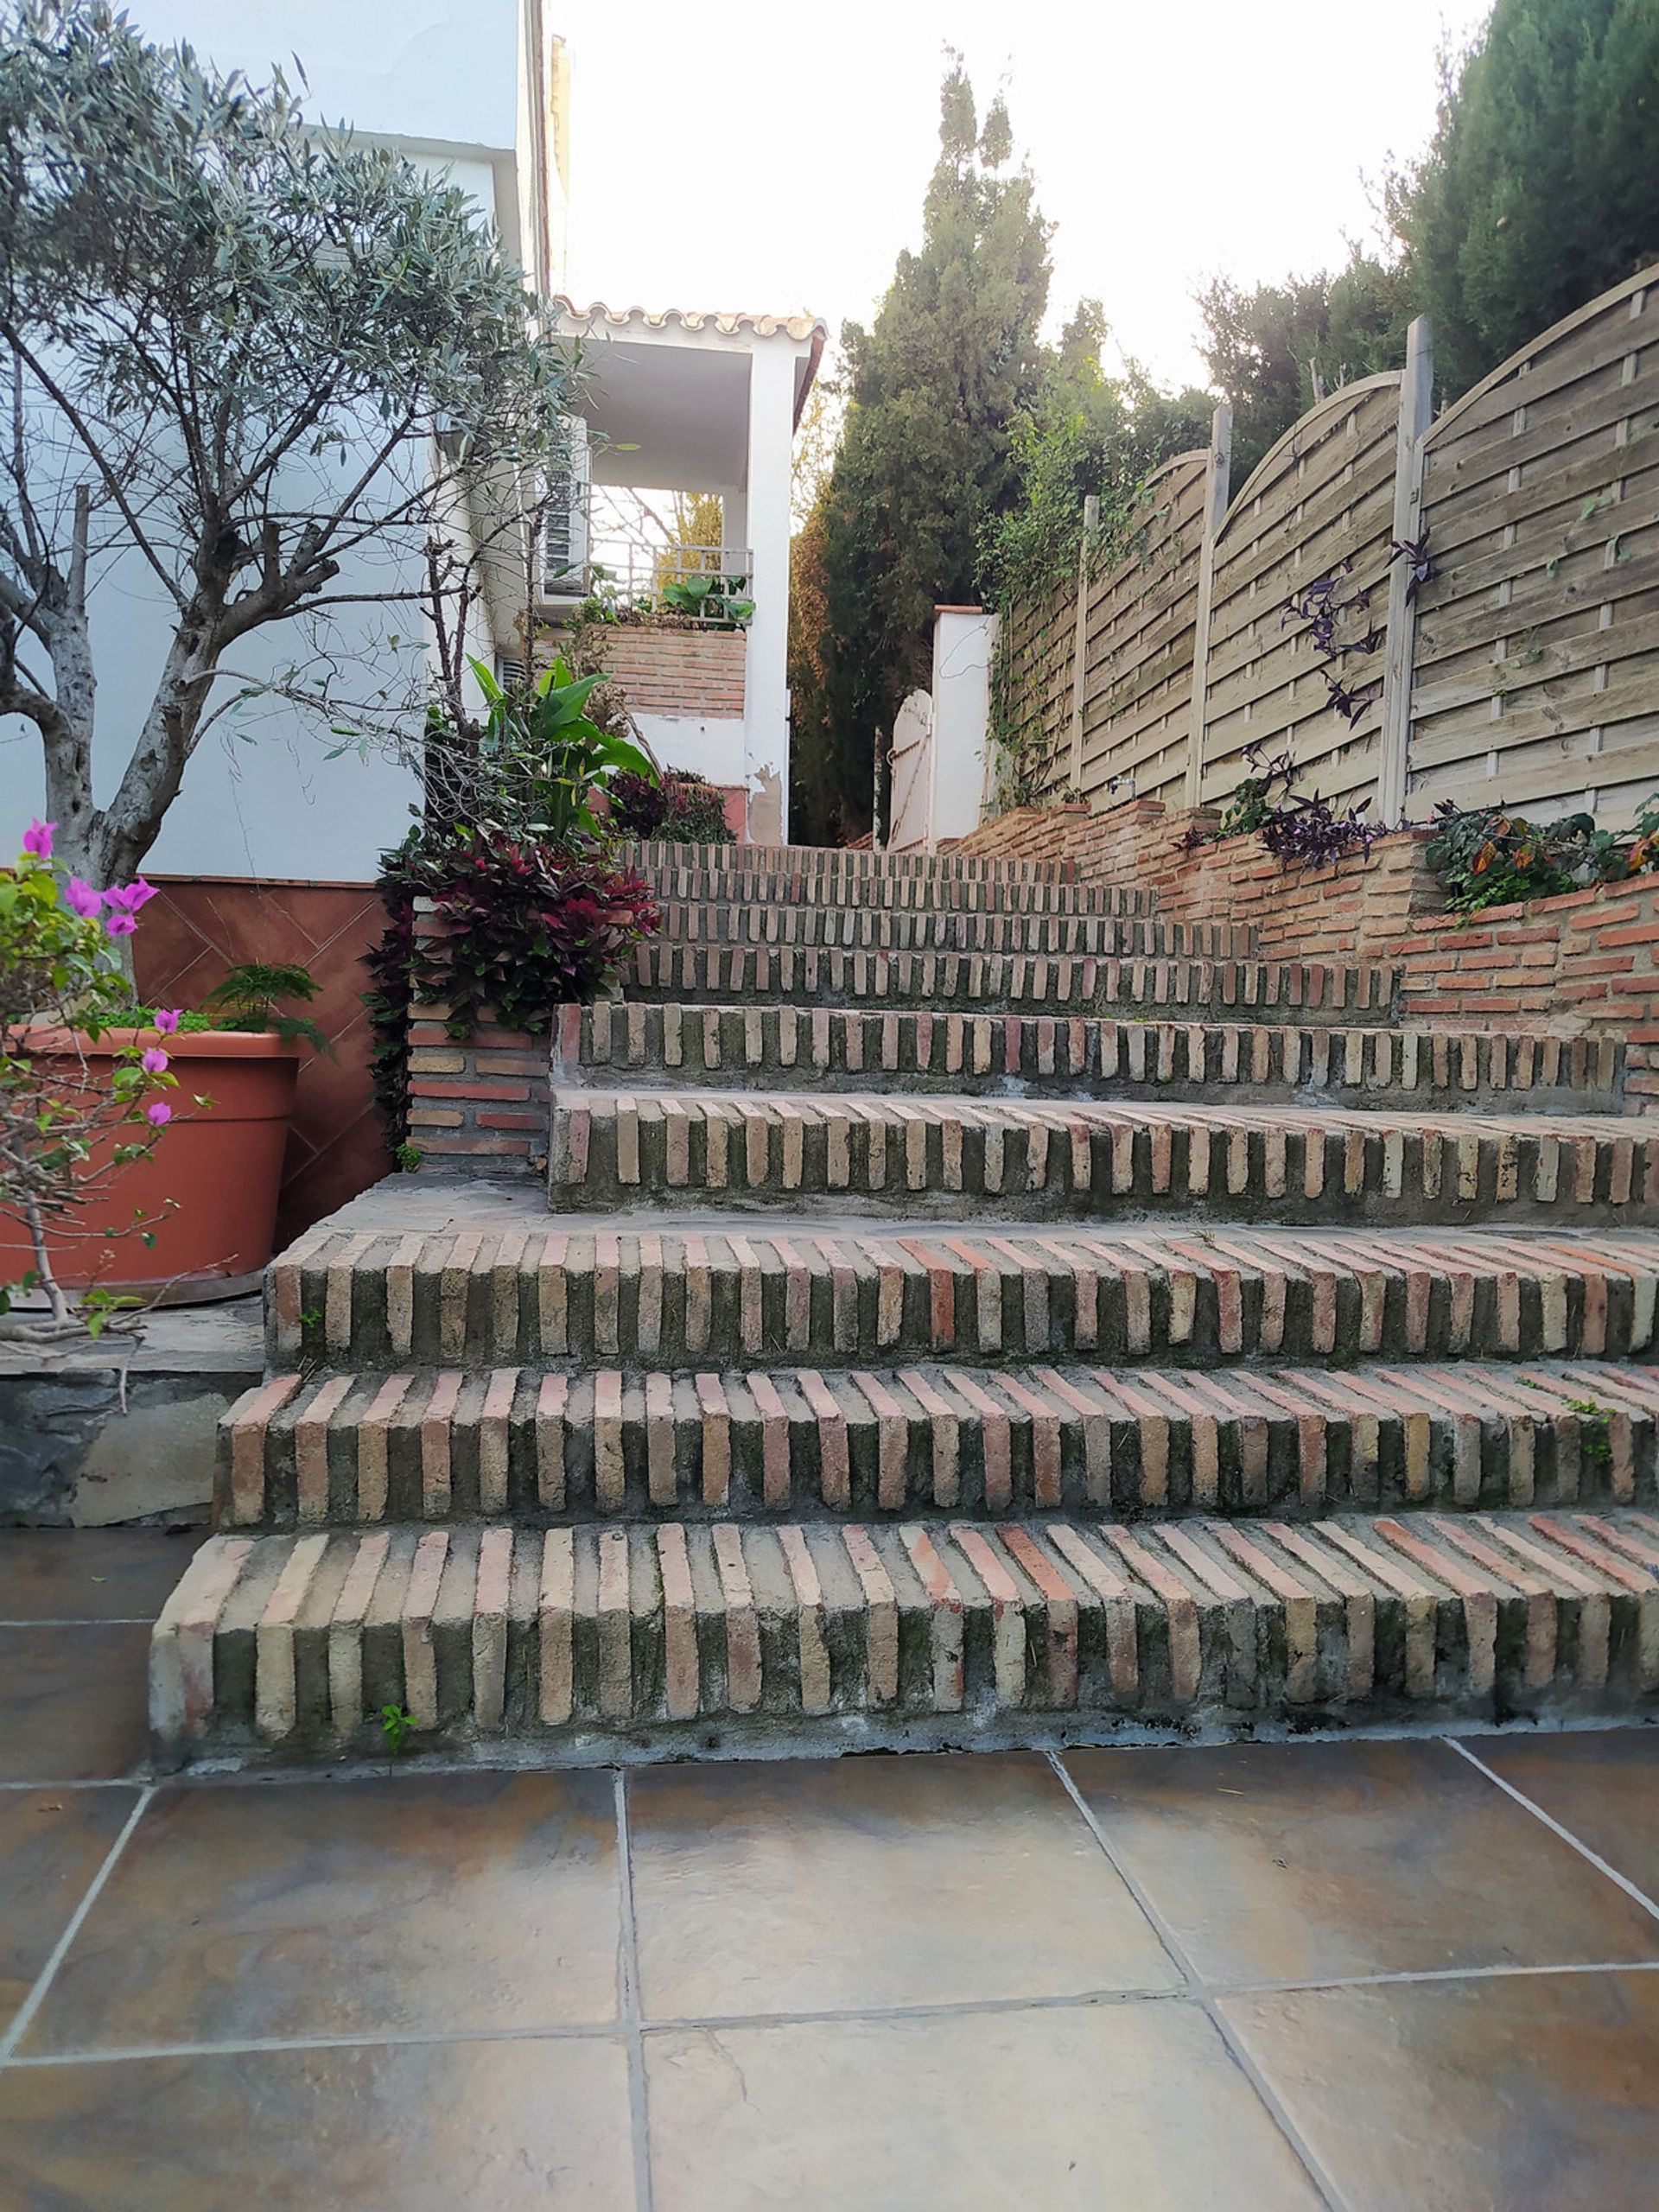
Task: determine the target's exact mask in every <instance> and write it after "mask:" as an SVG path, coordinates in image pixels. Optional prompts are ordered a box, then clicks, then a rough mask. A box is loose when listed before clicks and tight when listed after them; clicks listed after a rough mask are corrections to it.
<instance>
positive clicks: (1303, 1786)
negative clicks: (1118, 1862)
mask: <svg viewBox="0 0 1659 2212" xmlns="http://www.w3.org/2000/svg"><path fill="white" fill-rule="evenodd" d="M1066 1765H1067V1767H1068V1769H1069V1770H1070V1771H1071V1775H1072V1776H1073V1777H1074V1778H1075V1780H1076V1782H1077V1786H1078V1788H1079V1789H1081V1791H1082V1792H1083V1795H1084V1797H1085V1798H1086V1799H1087V1801H1088V1802H1089V1804H1090V1808H1091V1809H1092V1810H1093V1812H1094V1813H1095V1815H1096V1818H1097V1819H1098V1820H1099V1821H1100V1823H1101V1826H1102V1827H1103V1830H1104V1832H1105V1834H1106V1835H1107V1836H1108V1838H1109V1840H1110V1841H1111V1843H1112V1845H1113V1847H1114V1848H1115V1849H1116V1851H1117V1852H1118V1853H1120V1854H1121V1856H1122V1860H1123V1863H1124V1865H1125V1866H1127V1867H1128V1870H1129V1872H1130V1873H1131V1874H1132V1875H1133V1876H1134V1877H1135V1879H1136V1880H1137V1881H1138V1882H1139V1883H1140V1884H1141V1886H1142V1888H1143V1889H1144V1891H1145V1892H1146V1894H1147V1897H1148V1898H1149V1899H1150V1901H1151V1903H1152V1904H1153V1905H1154V1908H1155V1909H1156V1910H1158V1911H1159V1912H1160V1913H1161V1914H1162V1915H1163V1916H1165V1918H1166V1921H1167V1923H1168V1924H1169V1925H1170V1927H1171V1928H1172V1929H1173V1932H1174V1933H1175V1935H1176V1936H1177V1937H1178V1938H1179V1941H1180V1942H1181V1943H1182V1944H1183V1945H1184V1946H1185V1948H1186V1950H1187V1952H1188V1954H1189V1955H1190V1956H1191V1958H1192V1961H1193V1963H1194V1966H1195V1967H1196V1968H1197V1970H1198V1973H1200V1974H1203V1975H1205V1976H1206V1977H1209V1978H1211V1979H1212V1980H1219V1981H1230V1980H1241V1981H1312V1980H1327V1979H1333V1978H1337V1977H1339V1976H1345V1975H1351V1974H1381V1973H1405V1972H1416V1971H1421V1970H1426V1969H1427V1970H1433V1969H1435V1968H1439V1967H1477V1966H1513V1965H1528V1966H1537V1965H1556V1964H1566V1963H1569V1962H1572V1961H1580V1960H1582V1961H1615V1960H1617V1961H1643V1960H1648V1959H1659V1923H1656V1922H1655V1921H1654V1920H1653V1919H1652V1918H1651V1916H1649V1914H1647V1913H1645V1912H1643V1910H1642V1909H1641V1907H1640V1906H1639V1905H1637V1904H1634V1903H1633V1902H1632V1901H1631V1900H1630V1898H1629V1897H1625V1896H1624V1894H1623V1892H1622V1891H1619V1890H1618V1888H1617V1887H1616V1885H1614V1884H1612V1883H1611V1882H1609V1881H1608V1880H1607V1878H1605V1875H1602V1874H1599V1873H1598V1872H1596V1870H1595V1869H1594V1867H1592V1866H1590V1865H1588V1864H1587V1863H1586V1860H1585V1859H1582V1858H1581V1857H1580V1855H1579V1854H1578V1853H1576V1852H1574V1851H1573V1849H1572V1848H1571V1847H1570V1846H1568V1845H1567V1844H1566V1843H1564V1842H1562V1841H1561V1840H1560V1837H1558V1836H1555V1835H1552V1834H1550V1832H1549V1830H1548V1828H1546V1827H1544V1826H1543V1825H1542V1823H1541V1821H1536V1820H1535V1819H1534V1818H1533V1816H1532V1815H1531V1814H1529V1812H1527V1811H1526V1810H1525V1809H1524V1808H1522V1806H1519V1805H1517V1804H1516V1803H1515V1802H1514V1801H1513V1799H1511V1798H1509V1797H1507V1796H1505V1795H1504V1794H1503V1791H1502V1790H1501V1789H1497V1788H1496V1787H1495V1785H1494V1784H1493V1783H1491V1782H1490V1781H1489V1780H1488V1779H1487V1778H1486V1777H1485V1776H1484V1775H1482V1774H1481V1773H1479V1772H1478V1770H1477V1769H1475V1768H1474V1767H1472V1766H1471V1765H1470V1764H1469V1762H1468V1761H1467V1760H1466V1759H1464V1758H1459V1755H1458V1754H1457V1752H1455V1751H1452V1750H1450V1749H1449V1748H1448V1747H1447V1746H1446V1745H1444V1744H1436V1743H1427V1742H1423V1741H1421V1740H1418V1741H1408V1742H1398V1741H1396V1742H1383V1741H1376V1740H1370V1741H1365V1742H1356V1743H1345V1744H1344V1743H1302V1744H1249V1745H1227V1746H1217V1747H1216V1748H1214V1749H1210V1750H1191V1749H1189V1750H1180V1751H1078V1752H1068V1753H1067V1755H1066Z"/></svg>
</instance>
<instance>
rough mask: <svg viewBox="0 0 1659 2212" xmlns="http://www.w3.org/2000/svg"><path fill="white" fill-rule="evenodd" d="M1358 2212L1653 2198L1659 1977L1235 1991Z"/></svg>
mask: <svg viewBox="0 0 1659 2212" xmlns="http://www.w3.org/2000/svg"><path fill="white" fill-rule="evenodd" d="M1222 2010H1223V2012H1224V2013H1225V2015H1226V2017H1227V2018H1228V2020H1229V2021H1230V2024H1232V2025H1233V2026H1234V2027H1235V2028H1236V2031H1237V2032H1238V2034H1239V2036H1240V2037H1241V2039H1242V2040H1243V2044H1244V2045H1245V2047H1246V2049H1247V2050H1249V2054H1250V2056H1252V2058H1254V2060H1255V2063H1256V2064H1257V2065H1258V2066H1259V2067H1260V2068H1261V2069H1262V2073H1263V2075H1265V2077H1266V2079H1267V2081H1268V2084H1269V2086H1270V2087H1271V2088H1273V2090H1274V2092H1275V2093H1276V2094H1277V2095H1278V2096H1279V2098H1280V2099H1281V2101H1282V2103H1283V2105H1284V2107H1285V2109H1286V2111H1287V2113H1288V2114H1289V2117H1290V2119H1291V2120H1292V2121H1293V2122H1294V2124H1295V2125H1296V2126H1298V2127H1299V2128H1300V2131H1301V2133H1302V2135H1303V2137H1304V2139H1305V2140H1306V2143H1307V2144H1308V2146H1309V2148H1310V2149H1311V2150H1312V2152H1313V2155H1314V2156H1315V2157H1316V2158H1318V2159H1319V2161H1320V2162H1321V2163H1322V2164H1323V2165H1324V2166H1325V2171H1326V2172H1327V2173H1328V2174H1329V2175H1330V2176H1331V2177H1332V2180H1333V2181H1334V2182H1335V2183H1336V2184H1337V2187H1338V2190H1340V2191H1341V2192H1342V2194H1343V2196H1344V2201H1345V2202H1347V2204H1348V2205H1350V2206H1351V2208H1352V2212H1405V2208H1409V2212H1651V2208H1652V2206H1653V2204H1654V2203H1655V2202H1656V2199H1659V2183H1656V2177H1659V2095H1656V2094H1655V2088H1654V2084H1655V2082H1656V2081H1659V1974H1536V1975H1503V1976H1497V1977H1493V1978H1491V1979H1490V1980H1478V1981H1433V1982H1406V1983H1401V1982H1395V1983H1391V1984H1389V1985H1387V1986H1383V1987H1374V1988H1370V1989H1363V1990H1361V1989H1340V1990H1317V1991H1297V1992H1294V1993H1284V1994H1280V1995H1268V1994H1263V1995H1262V1996H1259V1997H1233V1998H1228V1999H1224V2000H1223V2005H1222Z"/></svg>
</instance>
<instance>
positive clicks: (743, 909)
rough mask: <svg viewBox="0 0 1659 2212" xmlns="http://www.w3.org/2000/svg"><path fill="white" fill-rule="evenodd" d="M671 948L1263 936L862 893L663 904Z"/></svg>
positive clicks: (1054, 948) (1128, 944) (1210, 954)
mask: <svg viewBox="0 0 1659 2212" xmlns="http://www.w3.org/2000/svg"><path fill="white" fill-rule="evenodd" d="M658 917H659V923H660V926H659V927H658V932H657V935H658V940H659V942H661V943H663V944H769V945H798V946H808V945H820V946H840V947H842V949H843V950H847V951H855V950H860V949H862V950H867V951H877V950H880V951H888V952H1007V953H1019V952H1024V953H1037V952H1041V953H1049V954H1053V955H1058V954H1071V955H1072V956H1074V957H1081V956H1090V957H1096V958H1101V957H1118V958H1131V959H1151V958H1157V959H1167V958H1177V959H1206V960H1215V959H1240V960H1248V959H1249V957H1251V956H1252V954H1253V953H1254V952H1255V931H1254V930H1253V929H1250V928H1248V927H1245V926H1243V925H1231V924H1225V923H1220V922H1164V921H1159V920H1158V919H1156V918H1151V917H1147V916H1145V915H1110V914H1008V913H969V912H963V911H962V910H961V909H960V908H954V907H929V908H922V909H918V910H912V909H910V908H907V907H893V906H869V905H868V904H867V903H866V901H865V900H864V899H863V898H862V897H861V895H860V893H858V891H857V889H856V888H855V887H854V888H851V889H849V895H848V903H847V904H846V905H845V906H705V905H702V904H700V903H696V902H693V901H689V900H684V899H659V900H658Z"/></svg>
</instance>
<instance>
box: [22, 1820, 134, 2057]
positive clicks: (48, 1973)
mask: <svg viewBox="0 0 1659 2212" xmlns="http://www.w3.org/2000/svg"><path fill="white" fill-rule="evenodd" d="M155 1795H156V1791H155V1789H154V1787H153V1786H152V1785H149V1784H146V1785H145V1787H144V1788H143V1789H142V1790H141V1791H140V1792H139V1796H138V1802H137V1804H136V1805H135V1806H134V1807H133V1808H132V1810H131V1811H130V1813H129V1814H128V1815H127V1817H126V1819H125V1820H124V1821H123V1822H122V1824H121V1832H120V1834H118V1836H117V1837H116V1839H115V1841H114V1842H113V1843H112V1844H111V1846H110V1847H109V1849H108V1850H107V1851H106V1852H105V1854H104V1862H103V1864H102V1866H99V1870H98V1872H97V1873H96V1874H94V1875H93V1877H92V1880H91V1881H90V1882H89V1883H88V1884H87V1885H86V1893H85V1895H84V1896H83V1897H82V1898H81V1900H80V1903H79V1904H78V1905H77V1906H76V1907H75V1909H74V1910H73V1913H71V1915H70V1916H69V1924H68V1926H67V1928H66V1929H64V1931H63V1933H62V1935H61V1936H59V1938H58V1940H57V1942H55V1943H54V1945H53V1946H52V1949H51V1953H50V1955H49V1956H48V1959H47V1961H46V1964H45V1965H44V1966H43V1967H41V1970H40V1972H39V1974H36V1975H35V1982H34V1986H33V1987H32V1988H31V1989H30V1991H29V1994H28V1996H27V1997H25V1998H24V1999H23V2001H22V2004H21V2005H19V2006H18V2008H17V2017H16V2019H14V2020H13V2022H12V2024H11V2025H10V2028H9V2029H8V2030H7V2031H6V2032H5V2034H4V2035H3V2036H0V2067H3V2066H4V2065H6V2064H7V2063H9V2062H10V2058H11V2056H12V2054H13V2052H14V2051H16V2048H17V2046H18V2044H20V2043H21V2042H22V2039H23V2037H24V2035H25V2034H26V2033H27V2032H28V2031H29V2025H30V2024H31V2022H32V2021H33V2020H34V2018H35V2014H36V2012H39V2011H40V2009H41V2004H42V2002H43V2001H44V1999H45V1997H46V1993H47V1992H48V1989H50V1988H51V1986H52V1984H53V1981H54V1978H55V1977H56V1974H57V1971H58V1968H59V1967H60V1966H61V1965H62V1964H63V1961H64V1959H65V1958H66V1956H67V1954H68V1950H69V1946H70V1945H71V1944H72V1943H73V1942H74V1940H75V1938H76V1936H79V1933H80V1931H81V1928H82V1926H83V1924H84V1923H85V1922H86V1916H87V1914H88V1913H89V1912H90V1911H91V1910H92V1907H93V1906H94V1905H95V1904H97V1903H98V1899H99V1894H100V1892H101V1891H102V1890H103V1887H104V1885H105V1882H107V1881H108V1880H109V1878H110V1876H111V1874H112V1873H113V1872H114V1871H115V1865H116V1861H117V1860H118V1859H119V1858H120V1856H121V1854H122V1853H123V1852H124V1850H125V1849H126V1847H127V1844H128V1841H129V1840H130V1837H131V1834H132V1832H133V1830H134V1829H135V1828H136V1827H137V1825H138V1823H139V1821H141V1820H142V1819H143V1816H144V1808H146V1806H148V1804H149V1801H150V1799H151V1798H152V1797H153V1796H155Z"/></svg>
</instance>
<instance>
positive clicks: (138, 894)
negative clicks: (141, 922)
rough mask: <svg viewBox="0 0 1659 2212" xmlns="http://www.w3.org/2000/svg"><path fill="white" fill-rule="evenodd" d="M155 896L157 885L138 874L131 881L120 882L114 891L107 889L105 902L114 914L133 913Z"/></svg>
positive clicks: (123, 933)
mask: <svg viewBox="0 0 1659 2212" xmlns="http://www.w3.org/2000/svg"><path fill="white" fill-rule="evenodd" d="M155 896H156V887H155V885H154V884H153V883H146V882H145V881H144V879H143V876H142V875H138V876H135V877H134V878H133V880H132V881H131V882H130V883H121V884H118V885H117V886H116V887H115V889H114V890H113V891H106V892H105V893H104V904H105V906H107V907H108V908H109V910H110V912H111V913H112V914H126V915H133V914H136V913H137V912H138V909H139V908H140V907H141V906H143V904H144V903H145V901H146V900H147V899H153V898H154V897H155ZM121 934H122V935H123V936H124V935H125V934H126V932H125V931H122V932H121Z"/></svg>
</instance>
